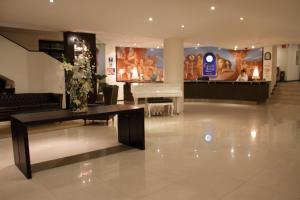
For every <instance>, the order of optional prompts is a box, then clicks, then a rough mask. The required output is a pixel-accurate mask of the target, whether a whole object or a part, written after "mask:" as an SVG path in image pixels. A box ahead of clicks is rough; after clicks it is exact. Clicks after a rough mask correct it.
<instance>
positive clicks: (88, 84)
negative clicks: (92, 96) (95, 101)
mask: <svg viewBox="0 0 300 200" xmlns="http://www.w3.org/2000/svg"><path fill="white" fill-rule="evenodd" d="M76 46H77V47H78V49H79V48H80V49H79V50H78V49H75V52H76V54H75V59H74V65H72V64H71V63H69V62H68V61H67V60H66V58H65V57H64V56H63V63H62V65H61V67H62V68H63V69H64V71H65V77H66V91H67V93H68V94H70V108H71V110H72V111H73V112H87V111H88V94H89V93H90V92H93V86H92V84H93V82H92V80H93V69H94V67H95V66H93V65H91V58H92V57H91V54H90V51H89V50H88V49H87V47H86V45H85V42H84V41H77V44H76Z"/></svg>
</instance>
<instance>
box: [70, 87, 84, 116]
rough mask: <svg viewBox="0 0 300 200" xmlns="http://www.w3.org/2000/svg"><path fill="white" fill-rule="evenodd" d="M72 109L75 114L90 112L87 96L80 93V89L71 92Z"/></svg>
mask: <svg viewBox="0 0 300 200" xmlns="http://www.w3.org/2000/svg"><path fill="white" fill-rule="evenodd" d="M70 108H71V111H72V112H74V113H84V112H87V111H88V97H87V94H85V93H82V92H80V90H79V89H77V90H76V89H74V90H72V91H70Z"/></svg>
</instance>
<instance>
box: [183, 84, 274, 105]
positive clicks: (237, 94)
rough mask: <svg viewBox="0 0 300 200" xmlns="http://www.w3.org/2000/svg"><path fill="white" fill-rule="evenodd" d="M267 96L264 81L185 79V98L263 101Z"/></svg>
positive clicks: (266, 86) (267, 85)
mask: <svg viewBox="0 0 300 200" xmlns="http://www.w3.org/2000/svg"><path fill="white" fill-rule="evenodd" d="M268 97H269V82H266V81H247V82H237V81H185V82H184V98H185V99H226V100H242V101H257V102H265V101H266V100H267V99H268Z"/></svg>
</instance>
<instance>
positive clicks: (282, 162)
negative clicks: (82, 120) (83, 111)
mask: <svg viewBox="0 0 300 200" xmlns="http://www.w3.org/2000/svg"><path fill="white" fill-rule="evenodd" d="M299 111H300V107H299V106H298V107H297V106H288V105H272V106H268V105H234V104H221V103H186V104H185V112H184V114H183V115H180V116H174V117H152V118H151V119H146V150H145V151H140V150H137V149H132V150H128V151H124V152H121V153H118V154H112V155H109V156H105V157H101V158H98V159H93V160H89V161H86V162H81V163H76V164H72V165H68V166H64V167H59V168H55V169H50V170H46V171H41V172H38V173H35V174H34V176H33V179H32V180H30V181H28V180H26V179H25V178H24V177H23V176H22V175H21V174H20V173H19V172H18V170H17V169H16V168H15V167H14V165H13V155H12V150H11V141H10V139H2V140H0V155H1V159H0V185H1V187H0V199H21V198H22V199H31V200H34V199H46V200H47V199H49V200H51V199H72V200H76V199H87V200H89V199H99V197H101V199H109V200H111V199H124V200H126V199H136V200H138V199H142V200H150V199H172V200H173V199H175V200H176V199H181V200H182V199H197V200H198V199H205V200H209V199H238V200H241V199H251V200H253V199H255V200H259V199H263V200H266V199H284V200H285V199H295V200H298V199H299V198H300V187H299V185H300V170H299V169H300V156H299V155H300V115H299ZM99 128H100V129H101V131H102V132H103V131H105V133H106V134H107V135H106V136H105V137H107V138H106V139H110V140H111V142H112V143H113V142H115V140H114V138H115V137H116V135H115V134H114V133H115V132H114V131H115V129H114V127H113V126H110V127H109V128H107V127H99ZM74 130H76V132H75V134H72V133H70V129H69V133H68V134H64V133H59V131H57V133H55V134H53V133H52V134H47V133H45V134H35V135H33V136H31V137H32V143H31V145H33V147H32V149H31V151H33V152H32V153H33V154H35V155H36V158H38V157H39V155H42V153H41V152H42V151H43V148H41V146H39V144H40V143H39V141H44V142H46V141H52V143H51V144H52V145H51V146H54V145H59V143H56V142H55V140H56V141H59V139H61V140H62V141H65V142H69V144H68V145H72V143H73V144H74V145H75V146H77V147H78V148H77V149H73V150H72V151H74V152H77V151H82V150H86V148H94V147H97V143H98V142H99V145H101V144H100V142H104V140H106V139H105V137H104V136H99V134H101V133H99V132H98V128H97V125H95V126H89V127H83V128H82V127H78V128H74ZM62 132H63V131H62ZM67 132H68V131H67ZM66 135H67V136H66ZM101 137H104V138H102V139H103V140H102V141H101ZM66 138H67V140H65V139H66ZM57 139H58V140H57ZM106 141H109V140H106ZM85 142H92V143H88V144H87V143H85ZM104 143H105V142H104ZM90 144H91V145H90ZM107 144H109V143H107ZM102 145H103V143H102ZM49 148H51V147H49ZM61 148H62V147H59V148H58V150H59V149H61ZM69 148H70V146H66V147H65V150H66V151H67V150H68V149H69ZM46 149H47V148H46ZM65 150H64V151H65ZM34 151H35V152H34ZM39 153H40V154H39ZM52 153H53V155H51V156H55V155H58V154H59V153H58V152H56V153H57V154H56V153H55V151H54V152H52ZM39 159H43V157H42V156H41V157H40V158H39ZM16 191H18V192H16Z"/></svg>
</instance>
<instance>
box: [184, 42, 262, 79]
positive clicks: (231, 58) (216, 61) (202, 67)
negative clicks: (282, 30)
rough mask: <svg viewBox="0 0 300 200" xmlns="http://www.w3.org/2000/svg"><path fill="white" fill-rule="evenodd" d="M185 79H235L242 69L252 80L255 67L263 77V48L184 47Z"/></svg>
mask: <svg viewBox="0 0 300 200" xmlns="http://www.w3.org/2000/svg"><path fill="white" fill-rule="evenodd" d="M184 56H185V60H184V79H185V80H197V79H209V80H228V81H235V80H236V79H237V77H238V76H239V75H240V73H241V71H242V70H245V71H246V73H247V75H248V77H249V80H252V75H253V71H254V69H255V68H257V69H258V71H259V77H260V78H259V79H262V71H263V70H262V68H263V49H261V48H259V49H249V50H229V49H222V48H216V47H198V48H185V49H184Z"/></svg>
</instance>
